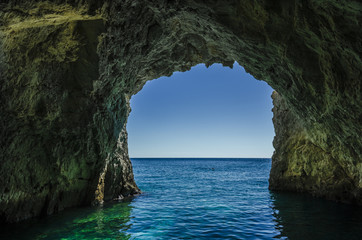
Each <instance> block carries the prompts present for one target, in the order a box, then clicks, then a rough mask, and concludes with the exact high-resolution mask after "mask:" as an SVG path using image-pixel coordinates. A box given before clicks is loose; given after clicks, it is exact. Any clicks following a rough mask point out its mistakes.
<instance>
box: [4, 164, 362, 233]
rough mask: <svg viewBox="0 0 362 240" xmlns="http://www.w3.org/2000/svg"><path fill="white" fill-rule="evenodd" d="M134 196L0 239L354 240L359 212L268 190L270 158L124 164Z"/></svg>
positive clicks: (12, 229) (361, 220)
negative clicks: (135, 191)
mask: <svg viewBox="0 0 362 240" xmlns="http://www.w3.org/2000/svg"><path fill="white" fill-rule="evenodd" d="M132 163H133V170H134V175H135V180H136V182H137V184H138V186H139V188H140V189H141V190H142V194H141V195H139V196H137V197H134V198H129V199H125V200H124V201H121V202H116V203H107V204H104V205H103V206H99V207H84V208H74V209H68V210H65V211H63V212H61V213H58V214H55V215H52V216H48V217H45V218H42V219H32V220H28V221H25V222H22V223H19V224H14V225H6V226H4V225H3V226H1V228H0V239H63V240H64V239H76V240H79V239H167V240H168V239H205V240H206V239H208V240H210V239H303V240H304V239H305V240H311V239H328V240H330V239H348V240H352V239H362V208H361V207H357V206H353V205H348V204H341V203H336V202H333V201H327V200H323V199H318V198H313V197H311V196H309V195H304V194H296V193H280V192H273V191H270V190H268V178H269V172H270V168H271V159H269V158H266V159H259V158H241V159H236V158H232V159H226V158H222V159H220V158H176V159H174V158H173V159H171V158H145V159H140V158H137V159H132Z"/></svg>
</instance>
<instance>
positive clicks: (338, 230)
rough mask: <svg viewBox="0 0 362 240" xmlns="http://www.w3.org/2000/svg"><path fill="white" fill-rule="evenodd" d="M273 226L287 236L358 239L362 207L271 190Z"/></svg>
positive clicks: (296, 237) (360, 236)
mask: <svg viewBox="0 0 362 240" xmlns="http://www.w3.org/2000/svg"><path fill="white" fill-rule="evenodd" d="M271 200H272V209H273V212H274V213H273V216H274V217H275V219H274V221H275V223H276V225H275V228H276V229H277V230H278V231H280V232H281V234H280V236H279V237H287V238H288V239H329V240H331V239H339V240H340V239H356V240H357V239H359V240H360V239H362V208H361V207H358V206H353V205H347V204H339V203H336V202H332V201H327V200H323V199H317V198H313V197H311V196H307V195H303V194H295V193H273V192H272V193H271Z"/></svg>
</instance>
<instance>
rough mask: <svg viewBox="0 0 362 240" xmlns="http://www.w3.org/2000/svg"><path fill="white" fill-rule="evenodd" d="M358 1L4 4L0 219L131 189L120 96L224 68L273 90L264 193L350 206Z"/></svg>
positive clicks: (355, 167) (361, 8)
mask: <svg viewBox="0 0 362 240" xmlns="http://www.w3.org/2000/svg"><path fill="white" fill-rule="evenodd" d="M361 22H362V4H361V3H359V2H357V1H337V0H326V1H319V0H308V1H282V0H279V1H251V0H250V1H249V0H248V1H237V0H232V1H214V0H212V1H201V0H187V1H165V0H154V1H141V0H112V1H110V0H103V1H95V0H82V1H80V0H72V1H62V0H54V1H42V0H32V1H25V0H17V1H10V0H5V1H2V4H1V5H0V70H1V75H0V88H1V89H0V126H1V127H0V147H1V151H0V163H1V165H0V175H1V178H0V216H1V217H0V218H1V219H2V220H5V221H17V220H21V219H25V218H28V217H32V216H38V215H41V214H50V213H52V212H55V211H58V210H61V209H63V208H65V207H69V206H77V205H82V204H91V203H92V202H102V201H103V200H108V199H112V198H117V197H119V196H120V195H128V194H132V193H136V192H138V191H139V190H138V188H137V186H136V185H135V183H134V180H133V175H132V166H131V163H130V161H129V158H128V153H127V141H126V140H127V133H126V131H125V124H126V122H127V117H128V114H129V111H130V107H129V99H130V97H131V96H132V95H133V94H135V93H137V92H138V91H139V90H141V89H142V87H143V85H144V84H145V83H146V81H148V80H152V79H155V78H158V77H160V76H169V75H171V74H172V73H173V72H174V71H186V70H188V69H190V67H192V66H194V65H196V64H198V63H206V64H207V65H210V64H213V63H223V64H224V65H225V66H232V64H233V63H234V61H237V62H238V63H239V64H240V65H242V66H244V67H245V69H246V70H247V71H248V72H249V73H251V74H252V75H254V76H255V77H256V78H258V79H260V80H264V81H266V82H267V83H269V84H270V85H271V86H272V87H273V88H274V89H275V90H276V91H277V92H278V94H276V93H275V94H274V97H273V98H274V103H275V107H274V110H273V111H274V114H275V116H274V124H275V131H276V137H275V140H274V146H275V153H274V156H273V165H272V171H271V175H270V188H271V189H276V190H291V191H301V192H310V193H312V194H314V195H317V196H324V197H327V198H330V199H336V200H340V201H345V202H356V203H358V204H362V197H361V189H362V157H361V156H362V153H361V149H362V144H361V137H360V136H361V135H362V133H361V129H362V128H361V119H362V117H361V111H362V110H361V109H362V101H361V71H362V62H361V52H362V46H361V43H362V32H361V26H360V24H361Z"/></svg>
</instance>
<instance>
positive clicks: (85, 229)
mask: <svg viewBox="0 0 362 240" xmlns="http://www.w3.org/2000/svg"><path fill="white" fill-rule="evenodd" d="M131 209H132V207H131V205H130V202H122V203H117V204H108V205H105V206H102V207H94V208H77V209H68V210H66V211H64V212H62V213H59V214H56V215H53V216H49V217H46V218H44V219H40V220H30V221H25V222H23V223H21V224H11V225H7V226H2V227H1V232H0V239H69V240H70V239H74V240H75V239H77V240H78V239H105V238H108V239H129V238H130V237H131V236H130V235H129V234H127V233H126V232H127V230H128V229H129V228H130V227H131V225H130V214H131Z"/></svg>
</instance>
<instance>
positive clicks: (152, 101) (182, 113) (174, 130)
mask: <svg viewBox="0 0 362 240" xmlns="http://www.w3.org/2000/svg"><path fill="white" fill-rule="evenodd" d="M272 91H273V89H272V88H271V87H270V86H269V85H268V84H267V83H265V82H263V81H258V80H255V79H254V78H253V77H252V76H251V75H250V74H247V73H246V72H245V70H244V68H242V67H241V66H239V65H238V64H237V63H235V64H234V68H233V69H230V68H228V67H223V66H222V65H221V64H214V65H212V66H210V67H209V68H206V67H205V65H203V64H200V65H197V66H195V67H193V68H192V69H191V70H190V71H188V72H175V73H174V74H173V75H172V76H171V77H161V78H159V79H155V80H152V81H148V82H147V83H146V85H145V86H144V87H143V89H142V90H141V91H140V92H139V93H137V94H136V95H134V96H133V97H132V99H131V107H132V112H131V114H130V117H129V119H128V124H127V130H128V138H129V140H128V144H129V154H130V157H131V158H136V157H215V158H217V157H240V158H242V157H271V156H272V154H273V151H274V148H273V146H272V141H273V137H274V128H273V124H272V117H273V114H272V112H271V109H272V100H271V97H270V96H271V93H272Z"/></svg>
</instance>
